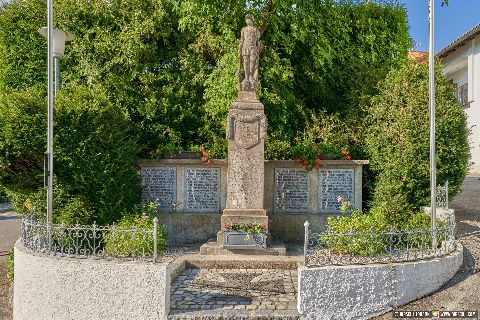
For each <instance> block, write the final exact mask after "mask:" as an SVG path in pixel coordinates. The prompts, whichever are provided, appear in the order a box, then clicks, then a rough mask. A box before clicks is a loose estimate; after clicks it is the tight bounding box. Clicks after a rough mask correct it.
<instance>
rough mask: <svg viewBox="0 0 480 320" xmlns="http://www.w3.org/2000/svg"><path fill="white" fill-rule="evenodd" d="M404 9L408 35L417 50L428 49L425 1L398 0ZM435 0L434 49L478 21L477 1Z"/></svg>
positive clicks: (478, 7)
mask: <svg viewBox="0 0 480 320" xmlns="http://www.w3.org/2000/svg"><path fill="white" fill-rule="evenodd" d="M400 2H401V3H403V4H404V5H405V7H406V8H407V12H408V23H409V25H410V36H411V37H412V39H413V40H414V41H415V42H416V43H417V44H418V47H417V50H419V51H428V0H400ZM441 2H442V1H441V0H435V52H438V51H440V50H441V49H442V48H444V47H445V46H447V45H448V44H449V43H451V42H452V41H453V40H455V39H457V38H458V37H459V36H461V35H462V34H463V33H465V32H466V31H468V30H470V29H471V28H472V27H474V26H475V25H477V24H479V23H480V0H450V1H449V2H450V3H449V5H448V6H443V7H442V6H441Z"/></svg>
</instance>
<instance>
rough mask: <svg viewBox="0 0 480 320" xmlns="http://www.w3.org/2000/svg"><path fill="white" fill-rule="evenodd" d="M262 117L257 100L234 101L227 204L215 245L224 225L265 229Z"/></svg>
mask: <svg viewBox="0 0 480 320" xmlns="http://www.w3.org/2000/svg"><path fill="white" fill-rule="evenodd" d="M265 133H266V121H265V114H264V113H263V105H262V104H261V103H260V102H259V101H255V100H253V101H252V100H247V99H245V100H244V101H235V102H233V103H232V104H231V105H230V111H229V113H228V119H227V139H228V168H227V201H226V209H225V210H224V211H223V215H222V217H221V232H219V234H218V236H217V245H218V246H219V247H221V246H223V231H224V225H225V224H226V223H230V224H232V223H239V224H248V223H252V224H254V223H259V224H262V225H267V226H268V217H267V213H266V211H265V209H264V208H263V200H264V188H265V178H264V139H265Z"/></svg>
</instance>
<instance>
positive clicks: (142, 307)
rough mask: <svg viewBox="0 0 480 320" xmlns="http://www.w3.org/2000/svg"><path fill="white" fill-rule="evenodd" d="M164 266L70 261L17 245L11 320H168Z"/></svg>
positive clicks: (167, 271)
mask: <svg viewBox="0 0 480 320" xmlns="http://www.w3.org/2000/svg"><path fill="white" fill-rule="evenodd" d="M171 273H172V270H171V267H169V266H168V264H166V263H158V264H153V263H139V262H115V261H106V260H92V259H71V258H60V257H52V256H47V255H42V254H34V253H32V252H30V251H28V250H27V249H25V248H23V247H22V246H21V245H20V244H19V242H17V244H16V245H15V279H14V292H15V295H14V300H13V318H14V320H24V319H25V320H27V319H28V320H36V319H38V320H43V319H51V320H56V319H58V320H65V319H76V320H81V319H85V320H87V319H88V320H93V319H166V316H167V315H168V312H169V309H170V302H169V301H170V283H171V279H170V278H171V276H170V274H171Z"/></svg>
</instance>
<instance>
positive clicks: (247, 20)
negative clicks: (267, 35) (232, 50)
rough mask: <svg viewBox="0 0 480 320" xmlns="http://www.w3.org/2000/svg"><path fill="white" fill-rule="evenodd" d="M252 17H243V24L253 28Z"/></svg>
mask: <svg viewBox="0 0 480 320" xmlns="http://www.w3.org/2000/svg"><path fill="white" fill-rule="evenodd" d="M253 21H254V20H253V16H252V15H251V14H247V15H246V16H245V22H246V23H247V26H253Z"/></svg>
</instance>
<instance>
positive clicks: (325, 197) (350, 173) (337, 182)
mask: <svg viewBox="0 0 480 320" xmlns="http://www.w3.org/2000/svg"><path fill="white" fill-rule="evenodd" d="M354 191H355V175H354V170H353V169H320V170H319V171H318V190H317V192H318V211H319V212H321V213H334V212H340V206H339V203H338V201H337V197H338V196H341V197H343V198H344V199H345V200H347V201H350V203H352V204H353V203H354V202H355V198H354Z"/></svg>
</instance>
